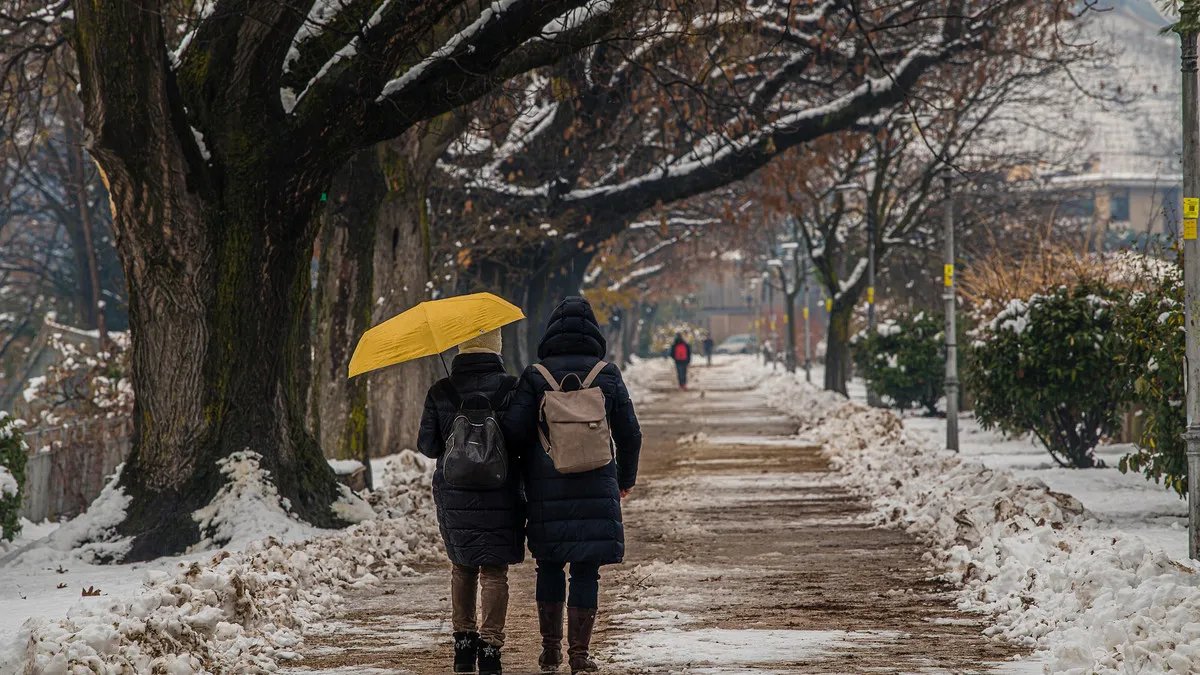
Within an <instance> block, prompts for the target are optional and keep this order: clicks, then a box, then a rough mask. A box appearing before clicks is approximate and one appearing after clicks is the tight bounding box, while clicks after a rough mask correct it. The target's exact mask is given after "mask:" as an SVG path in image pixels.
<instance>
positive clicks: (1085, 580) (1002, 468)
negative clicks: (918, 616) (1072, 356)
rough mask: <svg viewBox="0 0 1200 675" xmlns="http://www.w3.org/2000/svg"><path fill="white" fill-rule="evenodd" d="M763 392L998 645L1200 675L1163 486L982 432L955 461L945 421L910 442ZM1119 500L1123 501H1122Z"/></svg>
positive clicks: (1065, 663) (1085, 666) (850, 416)
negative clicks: (920, 543)
mask: <svg viewBox="0 0 1200 675" xmlns="http://www.w3.org/2000/svg"><path fill="white" fill-rule="evenodd" d="M758 367H759V366H756V365H753V364H751V363H749V362H748V363H747V368H758ZM762 386H763V387H764V389H765V390H766V392H767V393H768V396H769V400H770V401H771V403H772V405H774V406H776V407H778V408H780V409H781V410H784V411H786V412H789V413H790V414H792V415H793V416H794V417H796V418H797V419H799V420H800V421H801V422H802V424H803V425H804V428H803V429H802V431H801V433H802V435H804V436H805V437H807V438H810V439H812V440H816V441H819V442H821V443H823V444H824V446H825V448H826V452H827V453H828V454H829V456H830V458H831V461H832V462H833V464H834V466H835V467H836V468H837V469H838V470H839V476H838V480H840V481H841V482H843V483H844V484H845V485H848V486H849V487H850V488H851V489H853V490H856V491H858V492H859V493H860V494H862V495H863V496H864V497H866V498H868V499H870V500H872V502H873V504H874V506H875V507H876V514H877V521H878V523H879V524H886V525H892V526H897V527H903V528H905V529H906V530H908V531H909V532H910V533H912V534H914V535H915V536H917V537H919V538H921V539H922V540H924V541H926V542H927V543H928V544H929V545H930V550H929V553H927V555H928V557H929V561H930V562H931V563H932V564H934V565H935V566H936V567H937V568H938V569H940V570H941V572H942V574H943V576H944V578H945V579H946V580H948V581H951V582H953V583H954V584H956V585H958V587H959V588H960V591H959V605H960V606H961V607H962V608H963V609H965V610H973V611H979V612H985V613H987V614H989V615H991V617H992V618H993V621H994V626H993V627H992V628H990V629H989V630H988V632H989V634H991V635H993V636H995V637H997V638H1003V639H1007V640H1011V641H1013V642H1015V643H1018V644H1022V645H1027V646H1029V647H1031V648H1034V649H1036V650H1037V652H1038V654H1037V658H1038V659H1039V660H1041V661H1043V662H1044V664H1045V666H1044V667H1045V669H1046V670H1047V671H1050V672H1068V673H1081V674H1082V673H1116V672H1196V671H1197V670H1200V577H1198V575H1197V574H1196V568H1195V567H1194V566H1193V565H1192V564H1191V563H1190V562H1180V561H1178V560H1176V559H1175V558H1173V557H1172V555H1171V554H1170V553H1169V552H1167V551H1165V550H1164V549H1163V548H1162V547H1159V546H1157V545H1155V544H1156V543H1158V542H1159V541H1161V540H1163V537H1162V536H1161V535H1162V534H1163V533H1162V532H1159V531H1157V530H1159V529H1162V528H1163V527H1167V528H1175V527H1178V522H1177V521H1175V520H1173V519H1175V518H1176V517H1177V515H1178V513H1179V511H1178V508H1179V507H1178V505H1177V504H1173V503H1171V502H1170V499H1173V498H1169V499H1168V498H1165V497H1164V493H1165V491H1162V490H1161V488H1159V487H1158V486H1155V485H1153V484H1150V483H1144V484H1141V485H1139V484H1138V483H1137V481H1139V480H1141V479H1140V478H1139V477H1136V476H1124V477H1122V476H1120V475H1119V474H1116V473H1115V472H1113V471H1112V470H1090V471H1080V472H1071V473H1070V474H1067V473H1066V472H1064V471H1063V470H1056V469H1052V468H1051V467H1050V463H1049V462H1042V461H1041V460H1040V459H1037V458H1035V453H1033V452H1031V449H1030V445H1029V444H1028V443H1027V442H1024V441H1020V442H1013V441H1004V440H1003V439H1000V438H998V437H995V436H992V435H988V434H984V433H982V432H978V430H977V429H975V430H973V429H972V427H971V425H969V424H968V425H965V432H966V433H965V436H966V437H967V438H969V439H970V440H969V442H968V443H967V444H966V445H967V448H968V450H967V451H966V452H964V453H963V455H960V456H956V455H954V454H952V453H949V452H947V451H945V450H942V449H940V448H941V447H942V445H941V443H940V442H933V441H932V440H931V438H930V436H933V437H934V438H939V437H938V436H937V434H940V433H941V429H940V427H939V426H938V424H937V422H936V421H915V420H912V419H910V420H908V422H907V423H908V424H909V425H912V426H914V427H916V428H915V429H908V428H906V427H905V425H904V423H902V422H901V420H900V418H898V417H897V416H896V415H894V414H893V413H891V412H888V411H883V410H873V409H870V408H867V407H865V406H863V405H862V404H860V403H857V402H854V401H846V400H845V399H844V398H842V397H840V396H836V395H833V394H829V393H827V392H822V391H818V390H816V389H815V388H812V387H810V386H807V385H805V384H804V383H803V382H802V381H800V378H796V377H789V376H786V375H782V374H780V375H778V376H773V377H768V378H767V379H766V380H765V381H764V383H763V385H762ZM1110 452H1112V453H1116V452H1119V449H1113V450H1111V451H1110ZM1047 483H1050V484H1051V485H1052V487H1055V488H1058V490H1059V491H1055V490H1054V489H1052V487H1050V486H1048V485H1047ZM1115 488H1119V489H1120V490H1121V491H1122V492H1123V493H1124V494H1120V495H1119V496H1118V497H1116V498H1113V496H1112V495H1113V490H1114V489H1115ZM1063 490H1066V491H1072V490H1074V491H1077V492H1079V493H1081V496H1082V498H1084V499H1086V502H1087V503H1081V502H1080V499H1077V498H1076V496H1074V495H1072V494H1067V493H1065V492H1063ZM1088 503H1090V504H1091V505H1092V506H1091V508H1092V509H1094V510H1089V509H1088V508H1085V507H1086V506H1087V504H1088ZM1164 508H1165V509H1166V511H1165V512H1164V513H1160V512H1159V509H1164ZM1164 521H1165V522H1167V523H1170V524H1169V525H1165V526H1164V525H1163V523H1164ZM1146 523H1153V524H1154V527H1152V528H1148V530H1149V536H1147V532H1146V531H1143V527H1142V525H1144V524H1146ZM1177 532H1178V537H1179V538H1180V540H1182V538H1183V537H1184V531H1183V530H1182V529H1179V530H1177ZM1168 548H1170V549H1172V550H1175V551H1177V550H1178V549H1177V548H1175V544H1172V546H1170V547H1168Z"/></svg>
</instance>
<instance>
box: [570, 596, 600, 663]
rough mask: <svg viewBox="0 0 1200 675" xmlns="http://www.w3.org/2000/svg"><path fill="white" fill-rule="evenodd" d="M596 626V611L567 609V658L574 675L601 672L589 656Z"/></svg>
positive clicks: (577, 608)
mask: <svg viewBox="0 0 1200 675" xmlns="http://www.w3.org/2000/svg"><path fill="white" fill-rule="evenodd" d="M595 625H596V610H594V609H583V608H581V607H568V608H567V656H568V657H569V659H568V663H569V664H570V666H571V673H572V675H576V674H577V673H594V672H596V671H597V670H600V666H599V665H597V664H596V662H595V661H593V660H592V659H591V657H590V656H589V655H588V651H589V650H590V649H591V646H592V628H593V627H594V626H595Z"/></svg>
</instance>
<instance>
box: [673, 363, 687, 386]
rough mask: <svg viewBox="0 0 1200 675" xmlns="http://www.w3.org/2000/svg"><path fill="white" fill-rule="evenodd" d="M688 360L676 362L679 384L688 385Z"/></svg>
mask: <svg viewBox="0 0 1200 675" xmlns="http://www.w3.org/2000/svg"><path fill="white" fill-rule="evenodd" d="M687 367H688V364H687V361H676V362H675V375H676V376H678V377H679V386H681V387H686V386H687Z"/></svg>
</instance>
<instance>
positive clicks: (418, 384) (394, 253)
mask: <svg viewBox="0 0 1200 675" xmlns="http://www.w3.org/2000/svg"><path fill="white" fill-rule="evenodd" d="M422 140H423V136H422V134H419V133H417V132H416V130H414V131H412V132H409V133H408V134H405V135H404V136H402V137H401V138H399V139H397V140H395V141H392V142H389V143H385V144H382V145H381V146H379V148H378V149H377V157H376V161H377V162H378V163H379V167H380V169H381V171H382V174H383V176H384V181H385V184H386V185H387V189H388V192H387V194H386V196H385V197H384V200H383V203H382V204H381V205H380V207H379V214H378V221H377V222H378V224H377V227H376V234H375V237H376V238H375V259H374V269H375V275H374V282H373V286H374V291H373V293H372V295H373V296H374V298H375V300H376V302H374V303H373V304H374V307H373V312H374V315H373V317H372V321H371V323H372V324H377V323H380V322H381V321H385V320H387V319H389V318H391V317H392V316H394V315H396V314H399V313H400V312H403V311H404V310H406V309H408V308H409V307H412V306H413V305H416V304H417V303H419V302H422V301H424V300H428V299H430V291H431V287H430V281H431V272H430V266H431V260H430V255H431V253H430V250H431V239H430V231H429V227H430V214H429V210H428V206H427V201H426V197H427V195H428V190H429V171H430V169H431V168H432V166H433V161H434V160H435V159H436V153H435V154H433V155H432V156H430V155H429V154H427V153H431V152H433V151H432V150H429V149H427V146H423V145H422ZM380 299H382V302H378V300H380ZM444 374H445V373H444V372H443V366H442V363H441V360H440V359H438V358H437V357H433V358H427V359H418V360H416V361H411V362H409V363H404V364H401V365H399V366H395V367H392V368H385V369H383V370H380V371H377V372H373V373H369V374H367V375H366V376H365V377H366V378H367V381H368V382H369V386H370V397H369V404H368V407H367V425H368V433H369V434H370V438H371V446H372V454H374V455H375V456H380V455H387V454H392V453H395V452H399V451H401V450H404V449H406V448H408V449H414V448H416V441H417V430H418V428H419V426H420V422H421V412H422V409H423V404H424V402H425V392H426V391H428V389H429V387H430V386H431V385H432V384H433V383H434V381H436V379H437V378H438V377H441V376H442V375H444Z"/></svg>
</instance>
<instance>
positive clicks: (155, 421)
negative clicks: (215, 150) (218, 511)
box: [108, 168, 338, 560]
mask: <svg viewBox="0 0 1200 675" xmlns="http://www.w3.org/2000/svg"><path fill="white" fill-rule="evenodd" d="M108 175H109V180H110V184H111V186H112V188H111V189H112V193H113V196H114V201H115V203H116V204H117V211H116V214H115V222H116V223H117V226H116V228H117V231H118V232H120V233H121V237H120V239H119V241H120V242H121V244H122V246H121V254H122V259H123V261H124V268H125V273H126V276H127V278H128V280H129V309H130V328H131V331H132V336H133V384H134V389H135V390H136V391H137V398H136V401H135V406H134V408H135V409H134V423H135V436H134V448H133V452H132V455H131V456H130V458H129V460H128V462H127V463H126V465H125V469H124V471H123V472H122V474H121V487H122V488H123V489H124V490H125V493H126V494H127V495H129V496H130V497H131V498H132V502H131V503H130V505H129V508H128V511H127V514H126V519H125V521H124V523H122V525H121V526H120V528H119V531H120V532H121V533H122V534H127V535H133V536H134V541H133V546H132V548H131V550H130V551H129V554H128V559H133V560H143V559H148V558H152V557H156V556H159V555H163V554H170V553H177V552H180V551H182V550H184V549H185V548H186V547H187V546H188V545H190V544H192V543H194V542H195V541H197V539H198V538H199V537H200V535H201V533H200V531H199V528H198V526H197V522H196V521H195V519H194V518H193V515H192V514H193V513H194V512H195V511H196V510H197V509H199V508H201V507H203V506H205V505H207V504H208V503H209V502H210V501H211V500H212V498H213V496H214V495H215V494H216V492H217V490H218V489H219V487H220V486H221V483H222V477H221V476H220V474H219V472H218V470H217V464H216V463H217V460H219V459H221V458H223V457H227V456H228V455H230V454H231V453H234V452H238V451H242V450H248V451H252V452H256V453H259V454H260V455H261V456H262V461H261V464H262V467H263V468H264V469H266V470H267V471H269V472H270V475H271V478H272V480H273V481H274V483H275V485H276V487H277V488H278V490H279V493H280V496H281V497H284V498H286V499H287V500H289V501H290V504H291V509H292V510H293V511H294V512H295V513H296V514H297V515H299V516H300V517H302V518H304V519H305V520H307V521H309V522H311V523H314V524H316V525H320V526H324V527H329V526H333V525H336V524H337V523H338V521H337V519H336V517H335V516H334V513H333V511H332V510H331V509H330V505H331V504H332V502H333V501H334V499H335V498H336V497H337V486H336V483H335V482H334V478H333V474H332V472H331V471H330V468H329V465H328V464H327V463H326V462H325V460H324V457H323V456H322V454H321V450H320V447H319V446H318V444H317V442H316V440H315V439H314V438H313V437H312V436H311V435H309V434H308V432H307V431H306V429H305V425H304V403H305V400H306V395H307V389H308V384H307V381H306V377H307V372H308V364H307V360H308V349H309V344H308V337H309V336H308V326H307V323H306V322H305V321H304V319H305V318H306V317H307V309H306V307H307V304H308V301H309V267H308V265H307V264H306V262H307V261H308V260H310V259H311V257H312V249H311V246H312V238H311V236H299V237H297V236H290V237H289V236H287V234H286V232H280V231H279V228H277V227H265V226H264V225H263V224H262V223H263V222H264V221H265V222H293V223H295V222H306V221H308V220H309V218H310V216H309V214H300V215H296V214H294V213H290V212H289V211H288V210H287V209H283V208H278V207H276V208H275V209H273V211H274V215H272V216H267V215H265V214H254V213H253V205H254V204H255V203H256V202H257V203H261V195H262V194H270V193H271V191H268V190H259V189H256V188H255V187H254V186H250V185H245V186H244V187H240V188H239V187H238V184H237V183H231V184H230V185H229V188H228V191H227V192H226V194H224V195H223V201H225V203H231V204H239V205H240V206H241V208H232V209H229V210H227V211H226V210H218V209H209V208H206V207H205V206H204V205H202V204H199V203H196V200H195V199H193V196H192V195H189V194H185V193H184V189H183V187H182V185H181V186H179V188H177V189H174V190H172V193H173V194H171V196H170V198H169V200H170V203H169V205H168V204H164V203H162V202H158V201H150V202H141V201H139V199H138V197H139V196H140V195H145V194H151V193H152V192H151V191H150V190H148V189H146V184H147V182H152V181H154V180H156V179H157V175H158V174H156V175H155V176H151V177H143V176H138V175H136V174H133V173H132V172H128V173H127V172H126V171H124V170H121V171H115V170H113V169H112V168H110V169H109V171H108ZM159 189H162V188H161V187H160V188H159ZM279 192H283V191H276V193H279ZM230 193H235V194H230ZM253 216H258V217H253ZM156 226H157V229H158V231H159V232H161V233H162V234H163V241H161V242H160V244H161V248H160V247H157V246H156V247H154V248H152V249H151V250H153V251H155V252H158V253H159V255H161V256H162V257H161V258H159V259H155V258H152V257H150V256H147V255H144V252H146V251H147V249H146V248H145V247H142V246H138V247H131V246H129V245H128V242H129V241H130V240H131V239H132V238H134V237H148V236H153V233H152V232H150V231H148V230H149V228H154V227H156ZM297 229H299V230H301V231H303V230H305V229H307V228H305V227H298V228H297ZM272 234H274V235H280V236H271V235H272Z"/></svg>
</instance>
